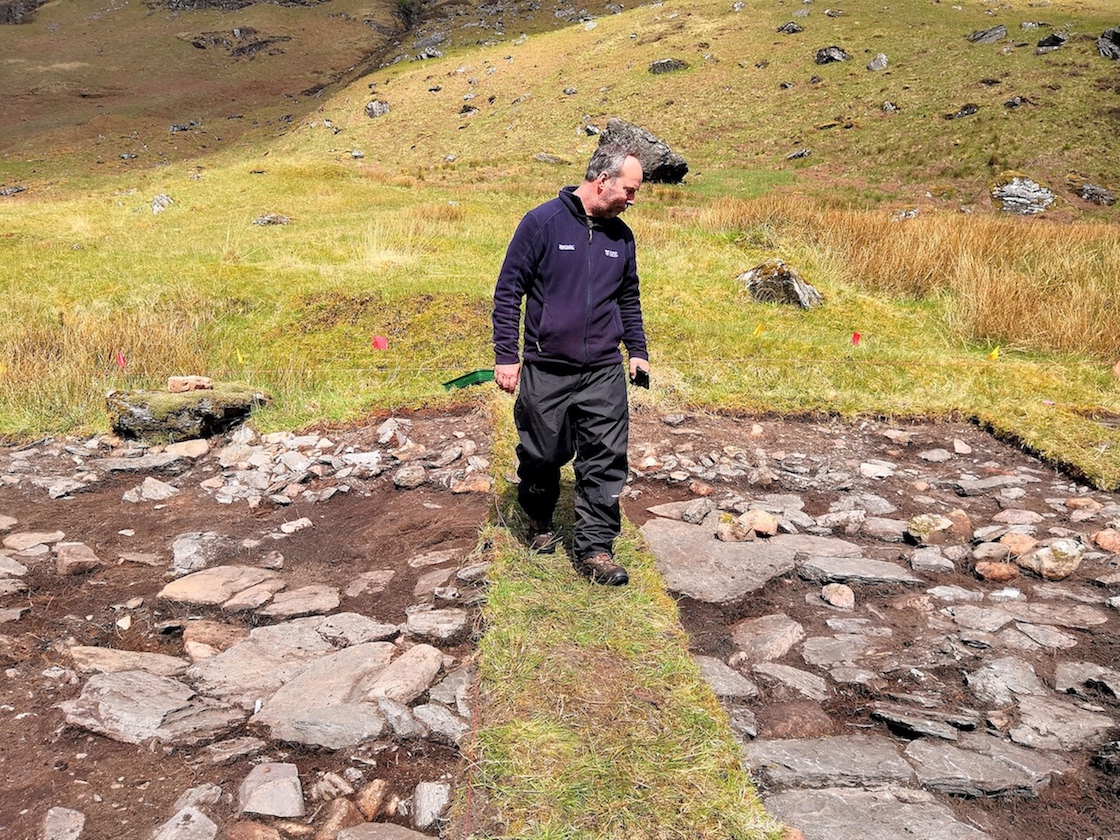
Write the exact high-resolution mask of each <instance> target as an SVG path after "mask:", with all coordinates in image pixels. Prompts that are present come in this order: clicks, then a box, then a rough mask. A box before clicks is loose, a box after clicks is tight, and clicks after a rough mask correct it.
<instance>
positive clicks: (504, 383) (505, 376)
mask: <svg viewBox="0 0 1120 840" xmlns="http://www.w3.org/2000/svg"><path fill="white" fill-rule="evenodd" d="M520 376H521V365H519V364H514V365H494V383H495V384H496V385H497V386H498V387H499V388H501V389H502V390H503V391H505V392H506V393H507V394H512V393H513V392H514V391H516V390H517V380H518V377H520Z"/></svg>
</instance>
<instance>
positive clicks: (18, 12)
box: [0, 0, 47, 24]
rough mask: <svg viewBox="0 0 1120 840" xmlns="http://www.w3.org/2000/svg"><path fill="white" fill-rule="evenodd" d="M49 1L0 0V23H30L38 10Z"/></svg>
mask: <svg viewBox="0 0 1120 840" xmlns="http://www.w3.org/2000/svg"><path fill="white" fill-rule="evenodd" d="M46 2H47V0H0V23H8V24H16V23H30V22H31V18H32V16H33V15H34V14H35V12H36V10H37V9H38V8H39V7H40V6H42V5H43V4H44V3H46Z"/></svg>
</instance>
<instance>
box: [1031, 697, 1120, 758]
mask: <svg viewBox="0 0 1120 840" xmlns="http://www.w3.org/2000/svg"><path fill="white" fill-rule="evenodd" d="M1117 723H1118V721H1117V720H1116V718H1114V717H1111V716H1109V715H1105V714H1100V713H1098V712H1095V711H1090V710H1089V709H1083V708H1081V707H1080V706H1078V705H1076V704H1075V703H1071V702H1070V701H1068V700H1063V699H1061V698H1058V697H1054V696H1049V697H1021V698H1019V725H1018V726H1016V727H1014V728H1013V729H1012V730H1011V732H1010V735H1011V740H1012V741H1014V742H1015V743H1016V744H1022V745H1023V746H1026V747H1034V748H1035V749H1044V750H1080V749H1088V748H1090V747H1098V746H1100V745H1101V744H1103V743H1104V742H1105V740H1107V735H1108V732H1109V730H1110V729H1112V728H1113V727H1115V726H1116V725H1117Z"/></svg>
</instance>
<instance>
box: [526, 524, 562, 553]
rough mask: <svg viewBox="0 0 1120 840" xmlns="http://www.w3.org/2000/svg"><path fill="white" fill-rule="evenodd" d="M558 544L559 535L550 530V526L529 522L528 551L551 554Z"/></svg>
mask: <svg viewBox="0 0 1120 840" xmlns="http://www.w3.org/2000/svg"><path fill="white" fill-rule="evenodd" d="M559 543H560V535H559V534H557V533H556V532H555V531H553V530H552V524H551V523H548V524H545V523H542V522H538V521H537V520H535V519H530V520H529V550H530V551H535V552H537V553H538V554H553V553H555V551H556V546H557V545H558V544H559Z"/></svg>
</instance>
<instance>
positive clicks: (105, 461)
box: [90, 452, 186, 472]
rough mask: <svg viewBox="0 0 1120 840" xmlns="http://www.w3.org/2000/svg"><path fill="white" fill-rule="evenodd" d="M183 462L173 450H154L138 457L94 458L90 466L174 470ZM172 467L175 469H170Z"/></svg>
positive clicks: (116, 469) (126, 469)
mask: <svg viewBox="0 0 1120 840" xmlns="http://www.w3.org/2000/svg"><path fill="white" fill-rule="evenodd" d="M185 464H186V462H185V461H184V459H183V457H182V456H181V455H176V454H175V453H174V452H154V453H152V454H151V455H141V456H140V457H139V458H96V459H94V460H93V461H90V466H91V467H93V468H94V469H98V470H103V471H105V472H160V471H161V470H168V471H170V472H175V471H177V470H178V469H181V468H182V467H184V466H185ZM172 467H174V468H175V469H174V470H173V469H171V468H172Z"/></svg>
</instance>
